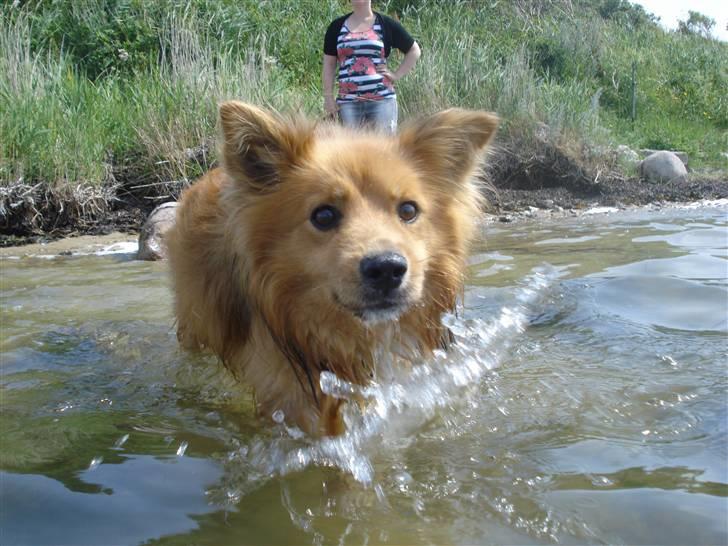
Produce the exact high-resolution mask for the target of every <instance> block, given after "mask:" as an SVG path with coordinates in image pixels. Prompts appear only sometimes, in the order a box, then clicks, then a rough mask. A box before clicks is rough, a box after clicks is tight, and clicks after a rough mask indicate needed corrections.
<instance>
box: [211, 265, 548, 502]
mask: <svg viewBox="0 0 728 546" xmlns="http://www.w3.org/2000/svg"><path fill="white" fill-rule="evenodd" d="M558 276H559V272H558V270H556V269H553V268H548V269H547V268H539V269H537V270H534V271H533V272H532V273H531V274H530V275H529V276H528V277H526V278H525V279H524V280H523V281H522V283H520V285H519V286H518V287H517V289H516V292H515V298H514V300H515V304H513V305H511V306H507V307H503V308H502V309H501V310H500V312H499V313H498V314H497V315H496V316H495V318H493V319H491V320H482V319H478V318H468V319H465V318H458V317H456V316H453V315H448V316H446V317H445V318H444V323H445V325H446V326H448V327H449V328H450V330H451V331H452V332H453V334H454V336H455V340H456V342H455V343H454V344H453V345H452V347H451V348H450V350H449V351H448V352H447V353H446V352H444V351H436V352H435V354H434V356H433V358H432V359H431V360H430V361H428V362H423V363H421V364H420V365H418V366H415V367H414V368H412V369H411V370H395V371H394V373H393V376H392V377H391V378H388V381H387V382H386V383H373V384H370V385H367V386H364V387H362V386H359V385H354V384H352V383H349V382H347V381H344V380H342V379H340V378H338V377H337V376H335V375H334V374H331V373H326V372H324V373H323V374H322V375H321V389H322V391H323V392H325V393H327V394H329V395H331V396H334V397H336V398H341V399H345V400H351V401H361V400H364V401H365V403H364V404H361V403H354V402H353V403H350V404H346V405H345V410H344V414H343V417H344V422H345V424H346V433H345V434H343V435H341V436H338V437H334V438H321V439H311V438H307V437H302V435H301V434H299V433H298V432H300V431H297V429H292V428H289V427H287V426H286V425H285V424H284V423H283V422H282V421H283V415H275V416H274V420H275V421H276V422H278V423H279V425H278V426H277V427H276V430H275V431H274V433H273V434H277V436H275V437H273V438H264V439H261V438H258V439H256V440H254V441H253V442H252V443H250V444H249V445H248V446H243V447H240V448H236V449H235V450H234V451H233V452H231V453H230V454H229V455H228V458H227V464H228V471H229V472H228V478H231V480H229V481H228V480H226V481H227V482H228V485H230V482H231V481H232V482H234V483H235V486H234V487H232V488H230V487H228V490H227V491H226V492H225V493H223V494H221V495H217V497H218V498H219V499H220V500H222V501H223V502H225V501H226V499H227V501H229V499H230V498H233V499H239V498H240V496H241V494H242V492H244V491H246V490H252V489H255V488H257V487H258V486H259V485H260V484H261V483H263V482H264V481H266V480H267V479H269V478H271V477H273V476H285V475H287V474H289V473H292V472H297V471H300V470H303V469H305V468H307V467H309V466H314V465H315V466H321V467H333V468H336V469H338V470H340V471H341V472H344V473H346V474H349V475H350V476H351V477H353V478H354V480H356V481H357V482H359V483H360V484H362V485H364V486H366V487H373V489H374V491H375V492H376V493H377V497H378V499H379V501H380V502H382V503H386V497H385V494H384V490H383V489H382V488H381V487H380V486H378V484H376V482H375V470H374V465H373V463H372V456H373V455H374V454H375V453H376V450H377V449H378V448H381V446H392V445H393V444H396V443H401V440H402V438H406V437H412V435H413V434H414V433H415V432H416V431H417V429H418V428H419V427H421V426H422V424H423V423H425V422H427V420H429V419H431V418H433V417H434V416H435V415H436V414H437V413H438V412H439V411H441V410H442V409H444V408H456V407H458V406H462V405H463V404H465V403H466V402H467V400H468V398H469V394H471V393H472V392H474V391H475V390H477V389H478V388H479V386H480V385H481V382H482V381H483V380H484V379H485V377H486V375H487V374H488V373H489V372H491V370H493V369H495V368H496V367H498V365H499V364H500V362H501V361H502V360H503V358H504V357H505V355H506V354H507V352H508V350H509V348H510V347H511V346H512V345H513V343H514V342H516V341H517V340H518V339H519V336H520V334H521V333H523V331H524V330H525V329H526V327H527V326H528V323H529V319H530V317H531V316H533V315H534V314H535V313H534V312H535V310H536V309H534V308H535V307H536V306H537V305H538V303H539V301H541V299H542V298H543V296H544V293H545V292H546V290H547V289H548V288H549V287H550V285H551V284H552V283H553V281H554V280H555V279H556V278H558ZM230 492H232V493H233V494H232V495H231V494H230ZM213 493H214V492H213ZM215 496H216V495H213V497H215Z"/></svg>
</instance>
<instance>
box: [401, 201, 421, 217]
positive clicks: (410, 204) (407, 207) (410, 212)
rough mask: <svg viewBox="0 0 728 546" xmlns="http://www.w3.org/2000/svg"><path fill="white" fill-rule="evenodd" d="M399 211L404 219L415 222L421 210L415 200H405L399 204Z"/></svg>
mask: <svg viewBox="0 0 728 546" xmlns="http://www.w3.org/2000/svg"><path fill="white" fill-rule="evenodd" d="M397 212H398V213H399V217H400V218H401V219H402V221H404V222H414V221H415V219H417V215H418V214H419V213H420V210H419V209H418V208H417V203H415V202H414V201H405V202H404V203H402V204H401V205H400V206H399V209H398V210H397Z"/></svg>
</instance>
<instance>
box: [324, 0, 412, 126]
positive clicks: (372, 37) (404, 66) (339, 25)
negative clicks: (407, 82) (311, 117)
mask: <svg viewBox="0 0 728 546" xmlns="http://www.w3.org/2000/svg"><path fill="white" fill-rule="evenodd" d="M351 7H352V12H351V13H348V14H347V15H344V16H342V17H339V18H338V19H335V20H334V21H333V22H332V23H331V24H330V25H329V27H328V29H327V30H326V36H325V38H324V62H323V89H324V108H325V110H326V113H327V114H329V115H331V116H335V115H336V114H337V113H338V114H339V118H340V119H341V122H342V123H343V124H344V125H347V126H350V127H356V126H360V125H364V124H369V125H372V126H374V127H376V128H377V129H381V130H384V131H388V132H391V133H394V132H395V131H396V130H397V95H396V94H395V92H394V82H395V81H397V80H399V79H400V78H401V77H403V76H404V75H405V74H407V73H408V72H409V71H410V70H412V68H413V67H414V66H415V63H416V62H417V59H419V58H420V46H419V45H417V42H415V40H414V39H413V38H412V36H410V35H409V33H408V32H407V31H406V30H405V29H404V27H403V26H402V25H401V24H399V23H398V22H397V21H395V20H394V19H392V18H391V17H387V16H386V15H382V14H381V13H377V12H375V11H372V2H371V0H351ZM392 47H396V48H397V49H399V50H400V51H402V53H404V59H403V60H402V63H401V64H400V65H399V67H398V68H397V70H396V71H394V72H391V71H390V70H389V69H388V68H387V57H389V53H390V51H391V50H392ZM337 65H338V77H337V78H335V76H337V74H336V71H337V70H336V67H337ZM335 79H338V82H339V92H338V95H337V96H336V99H334V81H335Z"/></svg>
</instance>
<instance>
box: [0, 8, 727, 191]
mask: <svg viewBox="0 0 728 546" xmlns="http://www.w3.org/2000/svg"><path fill="white" fill-rule="evenodd" d="M21 4H23V3H21ZM347 5H348V2H344V1H341V0H300V1H297V2H289V1H288V0H267V1H265V2H260V1H257V0H240V1H236V2H233V1H232V0H219V1H215V0H160V1H159V2H144V1H142V0H81V1H79V2H68V3H66V2H54V1H52V0H36V1H34V2H27V3H24V4H23V5H22V6H20V7H7V8H4V9H3V11H2V15H0V187H3V186H5V187H7V186H11V185H13V184H18V183H20V182H22V183H24V184H35V183H38V182H40V183H41V184H43V185H44V187H47V188H49V189H51V190H53V189H60V188H63V187H66V186H68V185H75V186H78V185H90V186H104V185H106V186H108V185H110V184H114V183H115V182H117V183H118V180H115V178H118V176H119V166H125V168H128V170H129V172H131V173H133V176H134V177H136V178H137V179H138V180H139V181H141V182H139V184H140V185H143V184H144V183H148V184H157V183H160V184H166V183H168V182H170V181H174V182H179V181H181V182H182V183H186V182H187V181H189V180H191V179H193V178H194V177H196V176H197V175H199V174H200V172H201V171H202V169H204V168H205V167H206V166H207V165H209V164H210V163H211V162H213V161H214V156H215V150H214V146H212V145H211V142H212V137H213V136H214V134H215V119H216V105H217V103H218V102H219V101H221V100H224V99H227V98H240V99H243V100H247V101H251V102H254V103H258V104H263V105H268V106H270V107H272V108H276V109H279V110H287V111H290V110H300V111H303V112H306V113H308V114H310V115H314V116H317V115H320V113H321V106H320V103H321V100H320V91H319V89H320V68H319V67H320V49H321V41H322V39H323V38H322V37H323V31H324V29H325V26H326V24H327V23H328V22H329V21H330V20H331V19H332V18H333V17H334V16H335V15H336V14H339V13H343V12H344V11H345V9H346V6H347ZM375 8H376V9H379V10H380V11H383V12H387V13H390V14H391V13H397V14H398V15H399V17H400V18H401V20H402V21H403V23H404V24H405V26H406V27H407V28H408V29H409V30H410V31H411V32H412V33H413V34H414V35H415V36H416V38H417V40H418V42H420V44H421V45H422V47H423V51H424V56H423V60H422V61H421V62H420V63H419V64H418V66H417V68H416V70H415V71H414V72H413V73H412V74H410V75H409V76H408V77H407V78H405V79H404V80H402V81H401V82H400V84H399V86H398V92H399V95H400V104H401V108H402V117H403V118H407V117H409V116H413V115H418V114H421V113H424V112H431V111H435V110H438V109H440V108H444V107H448V106H453V105H459V106H465V107H470V108H484V109H488V110H493V111H496V112H498V114H499V115H500V116H501V118H502V119H503V121H504V123H503V129H502V133H501V134H502V137H501V139H502V142H504V143H511V145H512V146H528V145H529V143H531V142H533V140H534V139H533V135H534V133H535V132H538V131H546V134H547V135H548V139H550V141H552V142H553V144H554V145H557V146H561V147H563V148H564V149H570V150H581V151H582V155H583V157H587V156H588V157H593V156H595V152H594V151H595V150H597V151H598V150H607V149H609V148H611V147H614V146H616V145H617V144H628V145H630V146H632V147H656V148H674V149H683V150H686V151H687V152H688V153H689V154H690V156H691V166H693V167H698V168H713V169H716V168H718V169H725V167H726V159H725V156H724V153H725V152H726V151H728V136H727V135H728V132H727V130H728V99H727V98H726V94H725V92H724V90H725V89H726V88H728V45H726V44H725V43H722V42H718V41H716V40H710V39H706V38H703V37H700V36H694V35H681V34H676V33H666V32H665V31H663V30H662V29H661V28H659V27H658V26H657V25H656V24H655V23H654V21H652V20H651V19H650V18H649V16H647V14H645V13H644V12H643V11H641V8H638V7H636V6H631V5H629V4H628V3H627V2H623V1H621V0H611V1H610V0H604V1H602V0H572V1H570V2H566V1H563V2H561V1H558V0H539V1H535V2H526V1H525V0H523V1H516V2H511V3H503V2H475V1H465V0H449V1H447V2H444V1H438V0H388V1H387V0H383V1H381V2H379V4H378V5H375ZM610 10H611V11H610ZM633 62H635V63H636V64H637V67H638V68H637V74H638V81H637V105H638V117H637V120H636V121H635V122H634V123H633V122H632V121H631V120H630V118H629V113H630V108H631V67H632V63H633ZM200 150H202V151H203V152H204V154H203V155H204V158H203V159H202V160H201V159H200V154H199V153H198V152H199V151H200ZM584 150H586V152H585V151H584ZM590 150H591V151H590ZM527 152H528V150H526V151H525V153H527ZM596 155H598V154H596ZM130 176H132V175H130Z"/></svg>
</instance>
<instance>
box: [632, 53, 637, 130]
mask: <svg viewBox="0 0 728 546" xmlns="http://www.w3.org/2000/svg"><path fill="white" fill-rule="evenodd" d="M636 118H637V62H636V61H632V123H633V124H634V120H635V119H636Z"/></svg>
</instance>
